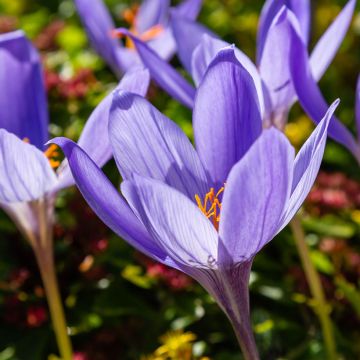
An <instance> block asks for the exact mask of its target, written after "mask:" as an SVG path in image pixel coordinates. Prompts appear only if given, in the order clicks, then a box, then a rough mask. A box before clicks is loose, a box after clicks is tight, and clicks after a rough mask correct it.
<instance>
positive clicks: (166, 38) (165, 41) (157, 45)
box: [147, 27, 176, 61]
mask: <svg viewBox="0 0 360 360" xmlns="http://www.w3.org/2000/svg"><path fill="white" fill-rule="evenodd" d="M147 45H148V46H149V47H150V48H151V49H152V50H154V51H155V53H156V54H157V55H158V56H159V57H160V58H162V59H164V60H166V61H169V60H170V59H171V58H172V57H173V56H174V54H175V52H176V42H175V39H174V36H173V33H172V30H171V28H170V27H167V28H165V29H164V31H162V32H161V33H160V34H159V35H158V36H156V37H155V38H154V39H152V40H149V41H148V42H147Z"/></svg>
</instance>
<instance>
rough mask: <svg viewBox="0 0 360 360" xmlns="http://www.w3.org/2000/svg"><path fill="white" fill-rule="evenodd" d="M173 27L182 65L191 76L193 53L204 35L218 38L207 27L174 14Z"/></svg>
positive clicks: (172, 18)
mask: <svg viewBox="0 0 360 360" xmlns="http://www.w3.org/2000/svg"><path fill="white" fill-rule="evenodd" d="M171 27H172V29H173V34H174V38H175V41H176V44H177V51H178V55H179V58H180V61H181V63H182V64H183V66H184V68H185V69H186V70H187V72H188V73H189V74H191V73H192V67H191V58H192V55H193V51H194V50H195V48H196V47H197V46H198V45H199V44H200V42H201V40H202V37H203V35H204V34H207V35H209V36H211V37H212V38H216V37H217V36H216V35H215V34H214V33H213V32H212V31H210V30H209V29H207V28H206V27H205V26H203V25H201V24H200V23H197V22H196V21H192V20H189V19H187V18H186V17H181V16H177V14H176V13H173V15H172V17H171Z"/></svg>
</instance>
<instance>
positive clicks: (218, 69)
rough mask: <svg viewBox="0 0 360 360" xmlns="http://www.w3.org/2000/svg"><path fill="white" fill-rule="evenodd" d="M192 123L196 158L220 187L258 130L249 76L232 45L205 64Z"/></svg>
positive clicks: (260, 124)
mask: <svg viewBox="0 0 360 360" xmlns="http://www.w3.org/2000/svg"><path fill="white" fill-rule="evenodd" d="M193 123H194V136H195V142H196V147H197V150H198V153H199V155H200V159H201V160H202V162H203V164H204V166H205V167H206V169H207V170H208V172H209V174H210V176H211V177H212V180H213V181H214V183H216V184H217V185H220V186H222V184H223V183H224V182H225V180H226V178H227V176H228V174H229V172H230V170H231V168H232V167H233V165H234V164H235V163H237V162H238V161H239V160H240V159H241V157H242V156H243V155H244V154H245V153H246V151H247V150H248V149H249V147H250V146H251V145H252V144H253V142H254V141H255V140H256V139H257V137H258V136H259V135H260V133H261V130H262V121H261V116H260V110H259V101H258V96H257V93H256V89H255V86H254V82H253V79H252V78H251V76H250V74H249V73H248V72H247V71H246V70H245V68H243V67H242V66H241V64H240V63H239V62H238V60H237V59H236V57H235V54H234V49H233V48H225V49H223V50H221V51H220V52H219V53H218V55H217V57H216V58H215V59H214V61H213V62H212V63H211V65H210V66H209V69H208V71H207V73H206V75H205V77H204V79H203V81H202V83H201V84H200V86H199V89H198V92H197V95H196V101H195V106H194V112H193Z"/></svg>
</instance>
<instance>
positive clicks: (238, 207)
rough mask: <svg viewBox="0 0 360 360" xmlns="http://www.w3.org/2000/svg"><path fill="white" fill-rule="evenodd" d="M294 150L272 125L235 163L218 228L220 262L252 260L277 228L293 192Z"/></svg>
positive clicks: (226, 189) (227, 185)
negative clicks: (291, 191)
mask: <svg viewBox="0 0 360 360" xmlns="http://www.w3.org/2000/svg"><path fill="white" fill-rule="evenodd" d="M294 154H295V151H294V149H293V147H292V146H291V145H290V143H289V141H288V140H287V138H286V137H285V135H283V134H282V133H281V132H280V131H279V130H276V129H275V128H271V129H269V130H264V132H263V134H262V135H261V136H260V137H259V139H258V140H257V141H256V142H255V143H254V145H253V146H252V147H251V148H250V150H249V151H248V152H247V153H246V155H245V156H244V157H243V158H242V159H241V160H240V161H239V162H238V163H237V164H236V165H235V166H234V168H233V169H232V170H231V172H230V175H229V177H228V179H227V181H226V185H225V192H224V196H223V201H222V208H221V214H220V228H219V238H220V244H219V262H224V263H237V262H243V261H246V260H250V259H251V258H252V257H253V256H254V255H255V254H256V253H257V252H258V251H259V250H260V249H261V248H262V247H263V246H264V245H265V244H266V243H268V242H269V241H270V240H271V239H272V238H273V236H274V235H275V233H276V232H277V230H278V223H279V221H280V218H281V216H282V214H283V211H284V209H285V206H286V204H287V201H288V199H289V196H290V190H291V184H292V176H293V162H294Z"/></svg>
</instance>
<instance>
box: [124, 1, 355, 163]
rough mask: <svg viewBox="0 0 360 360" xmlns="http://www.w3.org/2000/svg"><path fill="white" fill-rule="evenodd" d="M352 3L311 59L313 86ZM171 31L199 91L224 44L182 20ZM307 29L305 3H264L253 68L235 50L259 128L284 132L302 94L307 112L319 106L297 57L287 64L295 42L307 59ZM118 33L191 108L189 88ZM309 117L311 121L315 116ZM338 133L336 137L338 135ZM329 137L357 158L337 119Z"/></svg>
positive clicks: (348, 17) (175, 20)
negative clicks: (255, 99) (249, 83)
mask: <svg viewBox="0 0 360 360" xmlns="http://www.w3.org/2000/svg"><path fill="white" fill-rule="evenodd" d="M355 3H356V1H355V0H350V1H349V2H348V3H347V4H346V6H345V7H344V8H343V10H342V11H341V12H340V14H339V15H338V16H337V18H336V19H335V20H334V22H333V23H332V24H331V25H330V27H329V28H328V29H327V30H326V32H325V33H324V34H323V36H322V37H321V38H320V39H319V41H318V42H317V44H316V46H315V47H314V50H313V51H312V53H311V56H310V58H309V60H308V68H307V74H311V76H312V79H313V81H314V84H315V85H316V82H317V81H318V80H319V79H320V78H321V77H322V75H323V74H324V73H325V71H326V69H327V68H328V66H329V65H330V63H331V61H332V59H333V58H334V56H335V55H336V52H337V49H338V48H339V46H340V44H341V42H342V40H343V38H344V36H345V34H346V32H347V29H348V27H349V25H350V23H351V19H352V15H353V12H354V8H355ZM171 25H172V29H173V33H174V38H175V40H176V43H177V49H178V54H179V58H180V60H181V61H182V63H183V65H184V67H185V68H186V69H187V71H188V72H189V73H190V74H192V77H193V80H194V83H195V85H196V86H198V85H199V83H200V82H201V80H202V78H203V76H204V74H205V73H206V71H207V67H208V65H209V64H210V62H211V61H212V60H213V59H214V57H215V56H216V54H217V52H218V51H219V50H220V49H221V48H223V47H225V46H228V45H229V44H227V43H226V42H224V41H222V40H220V39H218V38H217V36H216V35H215V34H214V33H212V32H211V31H210V30H208V29H206V28H205V27H204V26H202V25H200V24H198V23H196V22H194V21H191V20H189V19H184V18H183V17H181V16H174V17H173V18H172V20H171ZM309 26H310V2H309V1H308V0H304V1H294V0H280V1H271V0H268V1H266V3H265V5H264V7H263V10H262V13H261V17H260V23H259V31H258V44H257V62H256V65H255V64H254V63H253V62H252V61H251V60H250V59H249V57H248V56H247V55H246V54H244V53H243V52H242V51H241V50H240V49H236V50H235V51H236V57H237V58H238V60H239V61H240V62H241V64H242V65H243V66H244V67H245V68H246V69H247V70H248V72H249V73H250V74H251V76H252V77H253V79H254V82H255V86H256V89H257V92H258V96H259V102H260V110H261V114H262V118H263V125H264V127H268V126H270V125H274V126H276V127H277V128H279V129H283V128H284V126H285V124H286V121H287V116H288V112H289V110H290V108H291V107H292V105H293V104H294V102H295V101H296V100H297V95H298V96H299V97H300V98H301V99H300V101H301V103H303V100H302V99H303V96H302V95H303V94H302V93H304V94H307V95H308V96H307V99H308V100H309V106H310V107H311V106H314V107H313V111H317V110H315V109H316V108H317V107H318V106H319V104H320V103H319V102H318V101H316V100H315V99H314V98H313V97H312V95H309V94H310V92H308V91H307V90H306V87H304V86H302V82H303V79H302V76H303V75H302V73H303V72H302V71H300V70H298V69H297V68H298V67H299V64H298V63H297V55H295V56H293V57H292V58H291V54H290V52H291V48H294V46H291V43H292V38H293V37H294V36H296V37H297V39H298V40H299V41H301V45H302V49H303V50H304V51H306V54H307V44H308V39H309V32H310V28H309ZM121 31H122V32H123V33H125V34H127V35H128V36H130V37H131V39H132V40H133V42H134V44H135V46H136V48H137V50H138V53H139V55H140V56H141V58H142V60H143V62H144V64H145V66H146V67H147V68H148V69H149V71H150V73H151V76H152V77H153V78H154V80H155V81H156V82H157V83H158V84H159V85H160V86H161V87H162V88H163V89H164V90H166V91H167V92H168V93H169V94H170V95H172V96H173V97H174V98H176V99H177V100H179V101H180V102H181V103H183V104H184V105H185V106H188V107H192V106H193V104H194V97H195V89H194V88H193V86H192V85H190V84H189V82H187V81H186V80H185V79H184V78H183V77H182V76H181V75H180V74H179V73H178V72H176V71H175V70H174V69H173V68H172V67H171V66H170V65H169V64H166V63H165V62H164V61H162V59H161V58H160V57H158V56H157V54H156V53H154V52H153V51H152V50H151V49H150V48H149V47H148V46H147V45H146V44H145V43H144V42H142V41H141V39H138V38H136V37H135V36H134V35H133V34H131V33H129V32H126V30H124V29H122V30H121ZM294 51H295V50H294ZM294 51H293V52H294ZM292 69H294V70H295V71H296V73H297V74H298V77H297V79H298V82H297V84H294V83H293V75H292ZM299 88H302V89H303V92H301V91H300V92H299ZM311 99H312V100H311ZM309 106H307V107H304V108H305V109H308V110H307V111H308V112H309V111H311V108H310V107H309ZM326 109H327V105H321V108H320V109H319V111H317V114H316V117H315V118H316V123H317V122H319V120H320V119H321V118H322V116H323V114H324V113H325V111H326ZM311 117H312V118H313V119H314V116H311ZM338 131H340V133H339V134H338ZM343 133H346V134H345V135H344V134H343ZM329 134H330V136H331V137H333V138H334V139H335V140H337V141H340V142H341V143H342V144H344V145H345V146H347V147H348V148H349V149H350V151H352V153H353V154H354V155H355V156H356V157H358V156H359V155H358V153H359V150H358V146H357V145H356V146H355V144H354V141H353V140H351V134H350V133H349V132H348V131H347V129H346V128H345V127H344V126H343V125H342V124H341V123H339V122H338V121H337V120H336V119H334V121H332V122H331V125H330V131H329ZM345 138H346V139H345ZM339 139H340V140H339Z"/></svg>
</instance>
